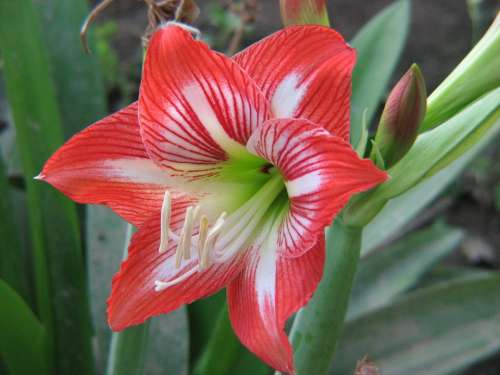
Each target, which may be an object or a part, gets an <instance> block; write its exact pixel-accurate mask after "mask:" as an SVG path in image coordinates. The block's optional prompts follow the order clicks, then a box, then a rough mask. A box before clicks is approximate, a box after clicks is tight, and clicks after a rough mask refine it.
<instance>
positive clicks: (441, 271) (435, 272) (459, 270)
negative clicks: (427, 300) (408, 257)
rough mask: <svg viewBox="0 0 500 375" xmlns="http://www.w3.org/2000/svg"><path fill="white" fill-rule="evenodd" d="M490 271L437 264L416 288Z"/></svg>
mask: <svg viewBox="0 0 500 375" xmlns="http://www.w3.org/2000/svg"><path fill="white" fill-rule="evenodd" d="M489 272H490V271H486V270H484V269H481V268H477V267H463V266H446V265H437V266H436V267H434V268H432V269H431V270H429V271H428V272H427V273H426V274H425V275H424V277H422V279H420V280H419V282H418V283H417V285H415V289H422V288H428V287H431V286H435V285H437V284H439V283H449V282H451V281H456V280H459V279H463V278H465V277H474V276H480V275H487V274H488V273H489Z"/></svg>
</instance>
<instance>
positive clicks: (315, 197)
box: [247, 119, 387, 257]
mask: <svg viewBox="0 0 500 375" xmlns="http://www.w3.org/2000/svg"><path fill="white" fill-rule="evenodd" d="M247 148H248V149H249V150H250V151H251V152H253V153H255V154H257V155H259V156H261V157H262V158H264V159H266V160H268V161H269V162H270V163H272V164H273V165H274V166H276V167H277V168H278V169H279V170H280V171H281V174H282V175H283V178H284V180H285V185H286V189H287V192H288V198H289V213H288V216H286V217H285V219H284V221H283V223H282V225H281V228H280V236H279V240H278V244H279V246H280V249H281V250H283V251H285V253H286V255H287V256H291V257H296V256H300V255H302V254H303V253H304V252H305V251H307V250H308V249H309V248H310V247H311V246H313V245H314V243H315V241H316V239H317V237H318V235H320V234H321V233H323V229H324V228H325V227H326V226H327V225H330V223H331V222H332V220H333V218H334V217H335V215H336V214H337V213H338V212H339V211H340V210H341V209H342V208H343V207H344V206H345V205H346V204H347V202H348V201H349V198H350V197H351V196H352V195H353V194H355V193H359V192H361V191H365V190H368V189H370V188H372V187H374V186H375V185H377V184H379V183H381V182H383V181H385V180H386V179H387V174H386V173H385V172H383V171H381V170H379V169H378V168H377V167H375V165H374V164H373V163H372V161H371V160H368V159H365V160H362V159H360V158H359V157H358V155H357V154H356V152H355V151H354V150H353V149H352V148H351V146H350V145H349V144H348V143H347V142H345V141H344V140H342V139H341V138H340V137H336V136H333V135H331V134H330V133H329V132H327V131H326V130H325V129H323V128H321V127H319V126H317V125H315V124H313V123H311V122H310V121H307V120H302V119H276V120H269V121H267V122H266V123H264V124H263V125H262V126H261V127H260V128H259V129H258V130H257V131H256V132H255V133H254V134H253V135H252V137H251V138H250V140H249V141H248V144H247Z"/></svg>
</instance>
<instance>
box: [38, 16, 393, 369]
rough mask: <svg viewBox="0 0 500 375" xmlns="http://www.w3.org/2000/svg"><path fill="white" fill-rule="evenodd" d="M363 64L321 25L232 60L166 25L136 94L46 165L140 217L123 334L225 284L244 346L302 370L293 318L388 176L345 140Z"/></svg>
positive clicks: (125, 274)
mask: <svg viewBox="0 0 500 375" xmlns="http://www.w3.org/2000/svg"><path fill="white" fill-rule="evenodd" d="M354 61H355V53H354V51H353V50H352V49H351V48H350V47H349V46H348V45H346V44H345V43H344V40H343V39H342V37H341V36H340V35H339V34H338V33H336V32H335V31H333V30H331V29H328V28H324V27H319V26H299V27H291V28H287V29H285V30H283V31H280V32H277V33H276V34H273V35H271V36H270V37H268V38H266V39H264V40H262V41H261V42H259V43H257V44H254V45H253V46H251V47H249V48H248V49H246V50H245V51H243V52H241V53H240V54H238V55H237V56H235V57H234V59H230V58H228V57H226V56H224V55H221V54H219V53H217V52H214V51H212V50H210V49H209V48H208V47H207V46H206V45H205V44H204V43H202V42H199V41H197V40H195V39H193V37H192V36H191V34H190V33H189V32H187V31H186V30H185V29H183V28H182V27H179V26H178V25H174V24H170V25H167V26H165V27H163V28H162V29H160V30H159V31H157V32H156V33H155V34H154V35H153V37H152V39H151V41H150V44H149V48H148V51H147V55H146V59H145V64H144V70H143V78H142V83H141V88H140V95H139V101H138V103H133V104H131V105H130V106H128V107H127V108H125V109H123V110H122V111H120V112H118V113H116V114H114V115H111V116H109V117H107V118H105V119H103V120H101V121H99V122H97V123H95V124H94V125H92V126H90V127H89V128H87V129H86V130H84V131H82V132H81V133H80V134H78V135H76V136H75V137H73V138H72V139H71V140H70V141H69V142H67V143H66V144H65V145H64V146H63V147H61V149H59V150H58V151H57V152H56V153H55V154H54V156H52V158H51V159H50V160H49V161H48V162H47V164H46V165H45V168H44V169H43V171H42V173H41V175H40V178H41V179H43V180H45V181H47V182H49V183H50V184H52V185H53V186H55V187H56V188H57V189H59V190H61V191H62V192H63V193H65V194H66V195H68V196H69V197H71V198H72V199H74V200H75V201H77V202H82V203H98V204H105V205H107V206H109V207H111V208H112V209H113V210H115V211H116V212H117V213H118V214H119V215H121V216H122V217H123V218H124V219H125V220H127V221H129V222H130V223H132V224H134V225H136V226H137V227H138V231H137V232H136V233H135V235H134V236H133V239H132V242H131V245H130V248H129V254H128V258H127V260H125V261H124V262H123V264H122V266H121V269H120V271H119V272H118V274H117V275H116V276H115V277H114V278H113V287H112V293H111V297H110V298H109V301H108V303H109V308H108V315H109V324H110V325H111V327H112V328H113V329H114V330H121V329H124V328H126V327H128V326H130V325H134V324H138V323H141V322H143V321H145V320H146V319H148V318H149V317H151V316H154V315H158V314H162V313H168V312H170V311H172V310H174V309H176V308H178V307H179V306H181V305H183V304H185V303H189V302H192V301H194V300H196V299H199V298H202V297H205V296H208V295H210V294H213V293H214V292H216V291H218V290H219V289H221V288H223V287H227V296H228V301H229V302H228V303H229V311H230V316H231V321H232V324H233V327H234V330H235V331H236V333H237V335H238V336H239V338H240V340H241V341H242V342H243V344H244V345H246V346H247V347H248V348H249V349H250V350H251V351H253V352H254V353H255V354H257V355H258V356H259V357H260V358H261V359H262V360H263V361H265V362H266V363H268V364H269V365H270V366H272V367H274V368H275V369H278V370H280V371H285V372H291V371H293V358H292V350H291V347H290V344H289V342H288V340H287V337H286V335H285V333H284V330H283V327H284V324H285V321H286V319H287V318H288V317H289V316H290V315H291V314H292V313H293V312H295V311H296V310H297V309H299V308H300V307H301V306H303V305H304V304H305V303H306V302H307V301H308V299H309V298H310V297H311V295H312V293H313V291H314V290H315V288H316V286H317V284H318V282H319V280H320V278H321V275H322V270H323V261H324V241H323V230H324V228H325V226H327V225H328V224H330V223H331V221H332V218H333V217H334V216H335V214H336V213H338V212H339V210H340V209H341V208H342V207H343V206H344V205H345V204H346V203H347V201H348V199H349V197H350V196H351V195H352V194H354V193H357V192H360V191H363V190H366V189H369V188H371V187H373V186H374V185H376V184H378V183H380V182H382V181H384V180H385V179H386V174H385V173H384V172H382V171H379V170H378V169H377V168H376V167H375V166H374V165H373V164H372V162H371V161H369V160H361V159H359V158H358V156H357V155H356V153H355V152H354V151H353V149H352V148H351V147H350V145H349V144H348V142H347V140H348V136H349V98H350V87H351V83H350V81H351V70H352V67H353V64H354Z"/></svg>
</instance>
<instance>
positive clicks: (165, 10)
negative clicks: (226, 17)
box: [80, 0, 200, 53]
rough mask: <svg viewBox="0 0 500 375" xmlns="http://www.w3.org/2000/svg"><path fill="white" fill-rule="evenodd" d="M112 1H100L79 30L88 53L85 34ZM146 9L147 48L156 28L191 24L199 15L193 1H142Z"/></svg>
mask: <svg viewBox="0 0 500 375" xmlns="http://www.w3.org/2000/svg"><path fill="white" fill-rule="evenodd" d="M112 1H113V0H103V1H101V2H100V3H99V4H98V5H97V6H96V7H95V8H94V9H93V10H92V11H91V12H90V13H89V15H88V17H87V19H86V20H85V22H84V23H83V25H82V28H81V29H80V39H81V42H82V45H83V49H84V50H85V52H86V53H90V49H89V46H88V41H87V33H88V30H89V27H90V25H91V24H92V23H93V22H94V21H95V19H96V18H97V16H98V15H99V14H100V13H102V11H103V10H104V9H106V8H107V7H108V6H109V5H110V4H111V2H112ZM144 2H145V3H146V5H147V7H148V27H147V29H146V32H145V34H144V36H143V43H144V45H145V46H147V43H148V41H149V38H150V37H151V35H152V34H153V32H154V31H155V30H156V29H157V28H158V26H159V25H160V24H162V23H164V22H168V21H178V22H183V23H188V24H190V23H193V22H194V20H195V19H196V18H197V17H198V15H199V14H200V10H199V8H198V6H197V5H196V3H195V1H194V0H144Z"/></svg>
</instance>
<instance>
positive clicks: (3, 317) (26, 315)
mask: <svg viewBox="0 0 500 375" xmlns="http://www.w3.org/2000/svg"><path fill="white" fill-rule="evenodd" d="M0 301H2V308H1V309H0V332H1V333H2V334H1V335H0V357H1V358H2V359H3V360H4V361H5V363H6V365H7V368H8V369H9V371H10V373H11V374H13V375H17V374H19V375H21V374H40V375H45V374H49V371H48V364H47V359H48V356H47V354H48V353H47V345H46V344H47V342H46V335H45V329H44V328H43V326H42V325H41V324H40V322H39V321H38V320H37V318H36V317H35V315H34V314H33V313H32V312H31V310H30V308H29V307H28V305H26V303H25V302H24V301H23V299H22V298H21V297H20V296H19V295H18V294H17V293H16V292H15V291H14V290H13V289H12V288H11V287H10V286H8V285H7V284H6V283H5V282H4V281H3V280H0Z"/></svg>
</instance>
